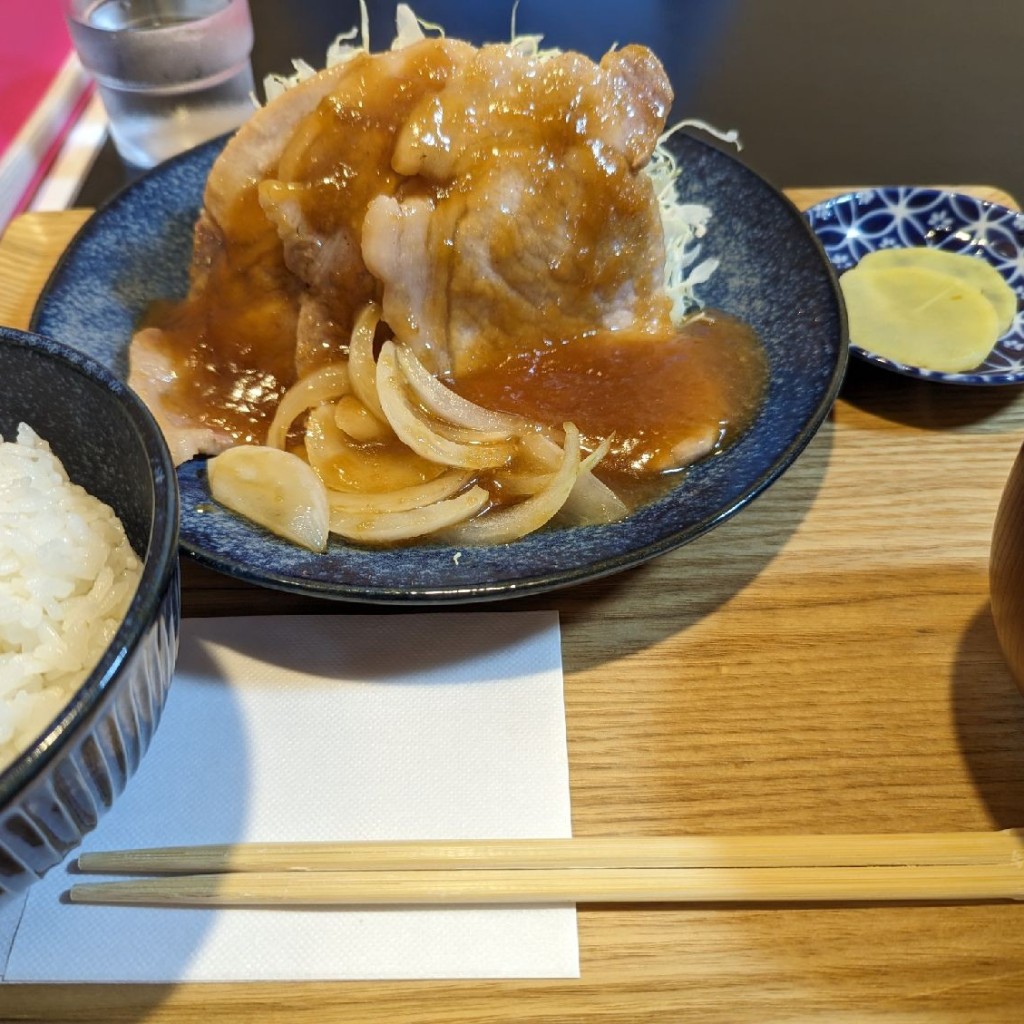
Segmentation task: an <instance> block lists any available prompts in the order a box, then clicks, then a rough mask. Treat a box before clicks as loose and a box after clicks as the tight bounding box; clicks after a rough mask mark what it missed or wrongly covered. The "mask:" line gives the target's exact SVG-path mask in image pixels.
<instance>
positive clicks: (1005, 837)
mask: <svg viewBox="0 0 1024 1024" xmlns="http://www.w3.org/2000/svg"><path fill="white" fill-rule="evenodd" d="M1006 863H1024V830H1021V829H1004V830H1002V831H997V832H940V833H933V834H928V833H892V834H879V835H764V836H751V835H745V836H645V837H633V838H624V837H619V836H608V837H604V836H601V837H592V838H573V839H498V840H467V841H456V842H449V841H397V842H348V843H329V842H325V843H241V844H237V845H228V844H225V845H216V846H195V847H188V846H177V847H159V848H153V849H141V850H118V851H109V852H99V853H83V854H81V855H80V856H79V858H78V867H79V869H80V870H81V871H83V872H107V873H117V874H215V873H220V872H250V871H253V872H267V871H271V872H275V871H363V870H367V871H383V870H393V871H399V870H464V869H480V868H488V869H510V870H511V869H525V868H533V869H539V868H550V869H557V868H611V869H622V868H711V867H721V868H727V867H735V868H753V867H829V866H831V867H856V866H878V867H881V866H886V865H891V866H901V865H902V866H909V865H917V866H924V865H929V864H946V865H950V864H1006Z"/></svg>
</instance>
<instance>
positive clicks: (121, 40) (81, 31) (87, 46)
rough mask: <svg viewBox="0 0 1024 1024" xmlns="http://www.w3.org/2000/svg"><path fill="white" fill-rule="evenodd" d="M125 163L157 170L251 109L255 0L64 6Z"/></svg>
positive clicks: (90, 1)
mask: <svg viewBox="0 0 1024 1024" xmlns="http://www.w3.org/2000/svg"><path fill="white" fill-rule="evenodd" d="M63 2H64V8H65V15H66V18H67V23H68V28H69V30H70V32H71V38H72V40H73V41H74V44H75V49H76V51H77V52H78V56H79V58H80V59H81V61H82V64H83V65H84V66H85V68H86V70H88V71H89V72H90V73H91V74H92V76H93V77H94V78H95V79H96V83H97V86H98V87H99V92H100V97H101V98H102V100H103V105H104V107H105V108H106V111H107V116H108V117H109V120H110V133H111V136H112V137H113V140H114V144H115V145H116V146H117V151H118V153H120V155H121V157H122V159H123V160H124V161H125V162H126V163H128V164H130V165H132V166H135V167H143V168H145V167H152V166H153V165H154V164H157V163H159V162H160V161H162V160H166V159H167V158H168V157H170V156H173V155H174V154H175V153H180V152H182V151H183V150H186V149H189V148H191V147H192V146H195V145H198V144H199V143H200V142H205V141H206V140H207V139H211V138H213V137H214V136H216V135H221V134H223V133H224V132H228V131H231V130H232V129H234V128H237V127H238V125H240V124H241V123H242V122H243V121H244V120H245V119H246V118H247V117H248V116H249V115H250V114H251V113H252V111H253V103H254V101H253V77H252V66H251V63H250V54H251V52H252V40H253V33H252V20H251V18H250V15H249V3H248V0H63Z"/></svg>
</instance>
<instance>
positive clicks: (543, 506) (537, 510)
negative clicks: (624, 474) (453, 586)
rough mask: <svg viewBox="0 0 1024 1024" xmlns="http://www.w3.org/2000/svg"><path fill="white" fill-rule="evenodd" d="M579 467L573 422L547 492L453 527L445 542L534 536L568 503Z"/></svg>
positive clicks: (487, 541)
mask: <svg viewBox="0 0 1024 1024" xmlns="http://www.w3.org/2000/svg"><path fill="white" fill-rule="evenodd" d="M579 468H580V434H579V431H578V430H577V429H576V427H575V426H574V425H573V424H572V423H566V424H565V447H564V448H563V450H562V463H561V465H560V466H559V467H558V469H557V471H556V472H555V473H554V474H553V475H552V476H551V478H550V480H549V481H548V483H547V485H546V486H545V487H544V489H543V490H541V491H538V492H537V493H536V494H535V495H534V496H533V497H532V498H527V499H526V500H525V501H521V502H519V504H517V505H512V506H510V507H508V508H500V509H498V510H496V511H494V512H489V513H488V514H487V515H484V516H478V517H476V518H475V519H471V520H469V521H468V522H465V523H461V524H459V525H458V526H453V527H450V528H449V529H447V530H445V531H444V532H443V533H442V534H441V537H442V539H443V540H445V541H446V542H448V543H451V544H467V545H468V544H505V543H507V542H508V541H511V540H516V539H517V538H519V537H524V536H526V534H528V533H533V531H534V530H538V529H540V527H542V526H543V525H544V524H545V523H547V522H548V521H550V520H551V519H553V518H554V516H555V515H556V514H557V512H558V510H559V509H560V508H561V507H562V506H563V505H564V504H565V502H566V500H567V499H568V497H569V494H570V493H571V491H572V488H573V484H575V482H576V477H577V475H578V473H579Z"/></svg>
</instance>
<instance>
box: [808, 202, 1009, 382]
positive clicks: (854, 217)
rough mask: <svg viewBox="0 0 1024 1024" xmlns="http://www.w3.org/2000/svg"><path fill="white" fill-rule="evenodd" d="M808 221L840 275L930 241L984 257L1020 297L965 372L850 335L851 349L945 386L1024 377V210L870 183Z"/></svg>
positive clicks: (879, 363) (825, 206)
mask: <svg viewBox="0 0 1024 1024" xmlns="http://www.w3.org/2000/svg"><path fill="white" fill-rule="evenodd" d="M807 219H808V221H809V222H810V225H811V227H812V228H813V229H814V232H815V234H816V235H817V236H818V238H819V239H820V241H821V244H822V245H823V246H824V247H825V252H826V253H827V254H828V258H829V259H830V260H831V261H832V264H833V266H834V267H835V268H836V270H837V271H839V272H840V273H842V272H843V271H844V270H849V269H850V268H851V267H854V266H856V265H857V264H858V263H859V262H860V260H861V259H862V258H863V257H864V256H866V255H867V254H868V253H869V252H874V251H875V250H876V249H892V248H906V247H908V246H920V245H928V246H932V247H933V248H935V249H945V250H946V251H947V252H956V253H966V254H968V255H971V256H980V257H982V258H983V259H984V260H986V261H987V262H988V263H990V264H991V265H992V266H993V267H995V269H996V270H998V271H999V273H1000V274H1002V276H1003V277H1004V279H1005V280H1006V283H1007V284H1008V285H1009V286H1010V287H1011V288H1012V289H1013V290H1014V292H1015V293H1016V294H1017V298H1018V304H1017V316H1016V317H1015V318H1014V321H1013V324H1012V325H1011V327H1010V329H1009V331H1007V332H1006V334H1004V335H1003V336H1002V337H1001V338H1000V339H999V340H998V341H997V342H996V345H995V348H993V349H992V351H991V352H990V353H989V355H988V358H987V359H986V360H985V362H984V363H982V364H981V366H979V367H977V368H976V369H974V370H970V371H967V372H965V373H939V372H938V371H936V370H924V369H921V367H919V366H907V365H906V364H904V363H897V362H895V361H894V360H892V359H886V358H885V357H884V356H880V355H878V354H876V353H874V352H870V351H868V350H867V349H865V348H862V347H860V346H859V345H858V344H857V339H856V338H851V339H850V351H851V352H853V353H854V354H855V355H857V356H859V357H860V358H861V359H864V360H866V361H867V362H869V363H874V364H875V365H876V366H881V367H884V368H885V369H887V370H893V371H895V372H896V373H902V374H905V375H907V376H908V377H920V378H921V379H922V380H932V381H938V382H940V383H943V384H1020V383H1021V382H1024V310H1022V309H1021V304H1020V299H1021V298H1024V214H1022V213H1019V212H1018V211H1016V210H1009V209H1007V208H1006V207H1005V206H999V205H997V204H995V203H988V202H985V201H983V200H981V199H975V198H974V197H973V196H968V195H964V194H963V193H962V192H943V191H939V190H937V189H933V188H908V187H900V188H872V189H866V190H864V191H863V192H850V193H847V194H846V195H842V196H837V197H836V198H834V199H829V200H826V201H825V202H824V203H819V204H818V205H817V206H813V207H811V209H810V210H808V211H807Z"/></svg>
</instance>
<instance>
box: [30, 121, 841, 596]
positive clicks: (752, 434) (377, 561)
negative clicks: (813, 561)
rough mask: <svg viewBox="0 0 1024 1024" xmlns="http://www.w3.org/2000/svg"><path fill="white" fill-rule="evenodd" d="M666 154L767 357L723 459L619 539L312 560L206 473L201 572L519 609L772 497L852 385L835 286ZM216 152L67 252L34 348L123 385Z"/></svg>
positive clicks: (766, 194)
mask: <svg viewBox="0 0 1024 1024" xmlns="http://www.w3.org/2000/svg"><path fill="white" fill-rule="evenodd" d="M672 145H673V147H674V150H675V155H676V157H677V159H678V161H679V164H680V166H681V167H683V168H684V174H683V176H682V179H681V184H682V187H681V190H680V191H681V192H682V193H683V194H682V195H681V198H682V200H683V201H684V202H688V203H700V204H705V205H707V206H709V207H710V208H711V211H712V218H711V222H710V224H709V227H708V232H707V235H706V236H705V238H704V239H703V240H702V243H701V244H702V250H701V256H702V257H705V258H716V259H718V260H720V266H719V268H718V270H717V271H716V272H715V274H714V275H713V277H712V278H711V280H710V281H708V282H707V283H706V284H705V285H703V286H702V290H701V298H702V299H703V301H704V302H705V303H706V304H707V305H708V306H709V307H713V308H718V309H723V310H725V311H726V312H728V313H731V314H732V315H734V316H737V317H739V318H741V319H742V320H744V321H746V322H747V323H748V324H749V325H750V326H751V327H753V329H754V330H755V331H756V332H757V333H758V335H759V337H760V338H761V340H762V342H763V344H764V346H765V350H766V353H767V356H768V362H769V381H768V388H767V394H766V397H765V400H764V404H763V407H762V409H761V411H760V413H759V415H758V417H757V419H756V420H755V422H754V423H753V425H752V426H751V427H750V428H749V430H748V431H747V432H746V433H745V434H744V435H743V436H742V437H740V438H739V439H738V440H737V441H736V443H735V444H733V445H732V446H731V447H729V448H728V449H727V450H725V451H724V452H721V453H720V454H717V455H715V456H713V457H711V458H708V459H706V460H704V461H703V462H702V463H700V464H698V465H696V466H694V467H693V468H692V469H691V470H690V471H689V472H688V473H686V474H685V476H682V477H681V478H680V483H679V484H678V485H677V486H676V487H675V488H673V489H672V490H671V491H670V492H669V493H667V494H665V495H664V496H662V497H661V498H659V499H657V500H656V501H653V502H651V503H650V504H648V505H646V506H644V507H642V508H640V509H639V510H637V511H636V512H635V513H634V514H633V515H631V516H629V517H628V518H627V519H625V520H623V521H622V522H618V523H612V524H610V525H607V526H589V527H578V528H565V529H547V530H540V531H538V532H536V533H534V534H531V535H530V536H528V537H525V538H523V539H522V540H519V541H516V542H514V543H512V544H502V545H492V546H489V547H478V548H471V549H466V550H461V551H460V550H456V549H454V548H451V547H445V546H442V545H439V544H433V543H432V544H420V545H410V546H406V547H397V548H393V549H387V550H374V549H369V548H365V547H360V546H358V545H351V544H345V543H343V542H341V541H340V540H339V539H337V538H332V541H331V544H330V546H329V547H328V550H327V551H326V552H325V553H323V554H316V553H313V552H310V551H306V550H304V549H301V548H298V547H296V546H295V545H292V544H289V543H287V542H286V541H283V540H281V539H279V538H277V537H274V536H272V535H271V534H269V533H268V532H266V531H265V530H262V529H261V528H259V527H257V526H255V525H254V524H252V523H250V522H247V521H245V520H243V519H241V518H240V517H239V516H236V515H234V514H233V513H231V512H229V511H228V510H227V509H225V508H223V507H221V506H219V505H217V504H215V503H214V502H213V501H212V499H211V497H210V491H209V486H208V484H207V480H206V470H205V465H206V464H205V462H204V461H202V460H199V459H195V460H193V461H191V462H189V463H187V464H185V465H183V466H181V467H180V468H179V470H178V482H179V486H180V490H181V542H182V548H183V550H184V551H185V552H186V553H187V554H189V555H191V556H192V557H194V558H195V559H196V560H198V561H200V562H202V563H204V564H205V565H208V566H210V567H211V568H213V569H216V570H218V571H220V572H223V573H226V574H228V575H231V576H235V577H238V578H241V579H244V580H248V581H250V582H254V583H257V584H260V585H263V586H269V587H276V588H278V589H281V590H287V591H293V592H298V593H303V594H309V595H313V596H318V597H324V598H333V599H338V600H347V601H364V602H371V603H379V604H400V605H424V604H454V603H464V602H477V601H488V600H496V599H504V598H510V597H520V596H525V595H529V594H536V593H541V592H544V591H549V590H554V589H556V588H559V587H565V586H569V585H573V584H577V583H581V582H584V581H586V580H591V579H596V578H598V577H601V576H606V575H608V574H610V573H614V572H619V571H621V570H623V569H627V568H630V567H632V566H635V565H638V564H640V563H641V562H644V561H647V560H648V559H650V558H653V557H655V556H657V555H661V554H663V553H664V552H667V551H669V550H672V549H673V548H677V547H679V546H680V545H682V544H686V543H688V542H689V541H692V540H694V539H695V538H697V537H699V536H701V535H702V534H704V533H706V532H707V531H708V530H711V529H712V528H714V527H715V526H717V525H718V524H719V523H721V522H723V521H724V520H726V519H728V518H729V517H730V516H732V515H733V514H734V513H736V512H737V511H739V510H740V509H742V508H743V507H745V506H746V505H747V504H748V503H749V502H750V501H752V500H753V499H754V498H755V497H756V496H757V495H759V494H760V493H761V492H762V491H763V490H764V489H765V488H766V487H768V486H769V485H770V484H771V483H772V482H773V481H775V480H776V479H777V478H778V477H779V476H780V475H781V474H782V473H783V472H784V471H785V470H786V469H787V468H788V467H789V466H790V465H791V464H792V462H793V460H794V459H795V458H796V457H797V455H798V454H799V453H800V452H801V451H802V450H803V448H804V447H805V446H806V444H807V443H808V442H809V441H810V439H811V438H812V437H813V436H814V434H815V432H816V431H817V429H818V427H819V426H820V425H821V423H822V422H823V420H824V419H825V417H826V415H827V414H828V412H829V410H830V409H831V407H832V403H833V401H834V400H835V397H836V395H837V394H838V391H839V386H840V384H841V382H842V378H843V374H844V371H845V369H846V355H847V348H846V346H847V341H846V322H845V315H844V311H843V305H842V301H841V299H840V297H839V292H838V285H837V283H836V277H835V274H834V273H833V271H832V269H831V267H830V265H829V263H828V260H827V259H826V258H825V256H824V254H823V253H822V250H821V246H820V245H819V244H818V242H817V241H816V239H815V237H814V235H813V233H812V232H811V230H810V228H809V227H808V225H807V223H806V221H805V220H804V218H803V216H802V215H801V213H800V211H799V210H797V209H796V207H795V206H793V205H792V203H790V202H789V201H788V200H787V199H786V198H784V197H783V196H782V195H781V194H780V193H779V192H778V191H777V190H776V189H775V188H773V187H772V186H771V185H769V184H768V183H767V182H765V181H764V180H763V179H761V178H760V177H758V175H756V174H755V173H754V172H753V171H751V170H750V169H748V168H747V167H746V166H745V165H743V164H742V163H741V162H740V161H738V160H737V159H736V158H734V157H733V156H731V155H730V154H727V153H725V152H723V151H721V150H719V149H716V148H714V147H712V146H710V145H708V144H707V143H704V142H703V141H701V140H699V139H696V138H694V137H692V136H686V135H684V134H682V133H679V134H676V135H675V136H673V142H672ZM222 146H223V140H219V141H214V142H211V143H207V144H205V145H203V146H200V147H199V148H197V149H195V150H191V151H190V152H188V153H186V154H183V155H182V156H180V157H177V158H175V159H173V160H170V161H168V162H167V163H166V164H162V165H160V166H159V167H157V168H155V169H154V170H153V171H151V172H149V173H148V174H146V175H144V176H143V177H142V178H141V179H139V180H138V181H137V182H136V183H135V184H133V185H131V186H129V188H128V189H127V190H126V191H124V192H122V193H121V194H120V195H119V196H117V197H116V198H115V199H114V200H113V201H111V202H110V203H109V204H108V205H107V206H106V207H105V208H103V209H102V210H100V211H99V212H98V213H97V214H96V215H94V216H93V217H92V218H91V219H90V220H89V221H88V222H87V223H86V225H85V226H84V227H83V229H82V230H81V231H80V232H79V234H78V235H77V237H76V238H75V239H74V240H73V241H72V243H71V245H70V247H69V248H68V250H67V251H66V253H65V255H64V257H63V259H62V261H61V263H60V264H59V266H58V267H57V269H56V271H55V272H54V274H53V276H52V277H51V278H50V280H49V282H48V283H47V285H46V287H45V289H44V291H43V293H42V295H41V298H40V300H39V302H38V304H37V306H36V309H35V314H34V317H33V325H34V327H35V329H36V330H38V331H40V332H43V333H47V334H49V335H50V336H52V337H56V338H60V339H62V340H64V341H65V342H67V343H68V344H70V345H75V346H78V347H79V348H82V349H83V350H85V351H87V352H89V353H90V354H91V355H93V356H94V357H95V358H96V359H98V360H100V361H101V362H103V363H105V364H106V365H107V366H108V367H110V368H111V369H113V370H114V372H115V373H118V374H120V375H121V376H122V377H123V376H125V375H126V371H127V358H126V357H127V350H128V344H129V341H130V339H131V336H132V333H133V330H134V328H135V326H136V324H137V323H138V322H139V320H140V318H141V316H142V315H143V313H144V312H145V310H146V308H147V307H148V306H149V304H150V303H152V302H153V301H154V300H156V299H168V298H170V299H174V298H178V297H181V296H183V295H184V293H185V291H186V289H187V286H188V267H189V263H190V259H191V251H192V226H193V223H194V221H195V218H196V216H197V213H198V211H199V208H200V205H201V203H202V194H203V188H204V185H205V182H206V176H207V172H208V170H209V168H210V165H211V164H212V162H213V161H214V159H216V157H217V155H218V154H219V152H220V150H221V148H222Z"/></svg>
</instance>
